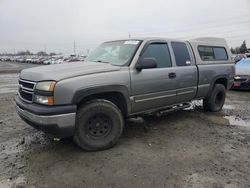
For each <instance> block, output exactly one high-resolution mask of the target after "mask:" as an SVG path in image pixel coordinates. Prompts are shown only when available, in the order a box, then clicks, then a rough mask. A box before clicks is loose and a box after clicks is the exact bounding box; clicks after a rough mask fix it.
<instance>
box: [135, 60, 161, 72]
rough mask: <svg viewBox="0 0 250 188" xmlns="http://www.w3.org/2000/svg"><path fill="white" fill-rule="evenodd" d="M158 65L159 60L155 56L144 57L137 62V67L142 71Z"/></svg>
mask: <svg viewBox="0 0 250 188" xmlns="http://www.w3.org/2000/svg"><path fill="white" fill-rule="evenodd" d="M156 67H157V62H156V59H155V58H151V57H150V58H149V57H148V58H143V59H141V60H139V62H138V63H137V64H136V67H135V68H136V69H137V70H138V71H141V70H142V69H151V68H156Z"/></svg>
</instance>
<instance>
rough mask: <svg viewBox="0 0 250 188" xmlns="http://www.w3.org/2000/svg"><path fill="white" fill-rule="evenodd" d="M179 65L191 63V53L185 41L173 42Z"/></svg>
mask: <svg viewBox="0 0 250 188" xmlns="http://www.w3.org/2000/svg"><path fill="white" fill-rule="evenodd" d="M171 46H172V48H173V51H174V56H175V61H176V65H177V66H187V65H190V55H189V52H188V49H187V46H186V44H185V43H183V42H171Z"/></svg>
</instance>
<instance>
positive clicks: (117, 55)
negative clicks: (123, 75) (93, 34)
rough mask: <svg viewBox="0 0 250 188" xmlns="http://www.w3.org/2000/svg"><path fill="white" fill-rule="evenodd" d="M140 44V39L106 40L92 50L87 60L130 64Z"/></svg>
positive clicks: (119, 64)
mask: <svg viewBox="0 0 250 188" xmlns="http://www.w3.org/2000/svg"><path fill="white" fill-rule="evenodd" d="M139 45H140V41H139V40H122V41H112V42H105V43H103V44H101V45H100V46H99V47H97V48H96V49H95V50H94V51H93V52H91V53H90V54H89V56H88V57H87V58H86V61H93V62H101V63H109V64H111V65H117V66H124V65H128V64H129V63H130V61H131V59H132V57H133V55H134V53H135V51H136V50H137V48H138V46H139Z"/></svg>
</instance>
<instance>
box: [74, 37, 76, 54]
mask: <svg viewBox="0 0 250 188" xmlns="http://www.w3.org/2000/svg"><path fill="white" fill-rule="evenodd" d="M73 48H74V54H75V55H76V41H75V40H74V46H73Z"/></svg>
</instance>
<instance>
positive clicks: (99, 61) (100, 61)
mask: <svg viewBox="0 0 250 188" xmlns="http://www.w3.org/2000/svg"><path fill="white" fill-rule="evenodd" d="M93 62H98V63H109V62H107V61H102V60H94V61H93ZM109 64H110V63H109Z"/></svg>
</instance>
